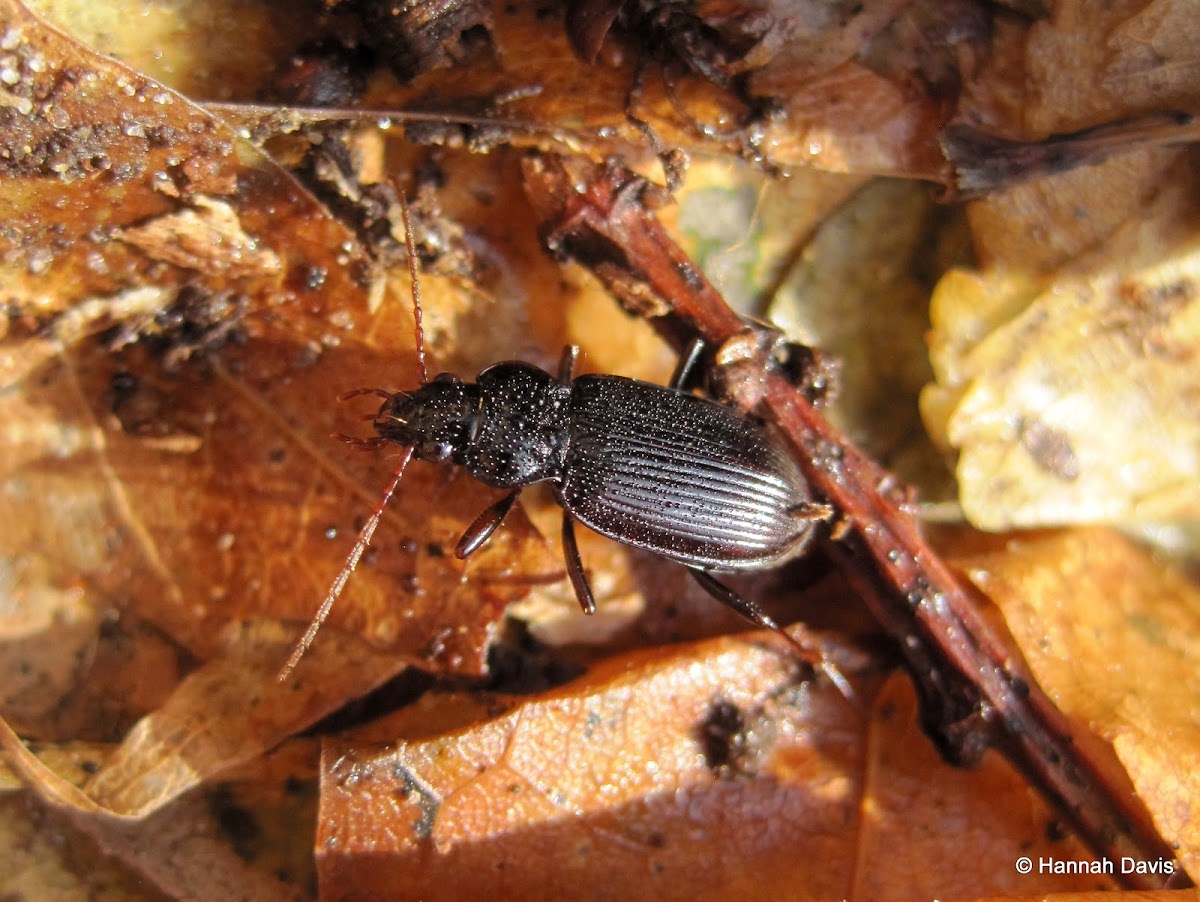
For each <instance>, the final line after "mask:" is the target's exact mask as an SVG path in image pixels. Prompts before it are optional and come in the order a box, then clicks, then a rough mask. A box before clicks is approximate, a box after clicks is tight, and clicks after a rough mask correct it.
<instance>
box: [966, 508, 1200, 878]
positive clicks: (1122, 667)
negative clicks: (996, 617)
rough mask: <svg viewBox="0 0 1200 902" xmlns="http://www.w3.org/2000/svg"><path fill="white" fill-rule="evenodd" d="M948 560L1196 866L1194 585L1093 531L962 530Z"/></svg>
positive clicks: (1197, 612)
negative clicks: (1003, 534) (1000, 617)
mask: <svg viewBox="0 0 1200 902" xmlns="http://www.w3.org/2000/svg"><path fill="white" fill-rule="evenodd" d="M972 543H973V544H975V545H976V547H975V548H971V547H970V546H971V544H972ZM979 546H982V547H979ZM954 560H955V562H956V563H957V565H958V566H960V567H961V568H962V569H963V571H964V572H965V573H966V574H967V575H968V576H969V577H970V579H971V580H972V582H974V583H975V584H976V585H977V586H978V587H979V588H980V589H981V590H982V591H983V592H985V593H986V594H987V595H988V597H989V598H990V599H991V600H992V601H993V602H995V603H996V604H997V605H998V606H999V607H1000V609H1001V610H1002V611H1003V613H1004V615H1005V620H1006V621H1007V623H1008V624H1009V628H1010V629H1011V630H1012V631H1013V633H1014V634H1015V636H1016V639H1017V642H1018V645H1019V646H1020V647H1021V649H1022V651H1023V652H1024V653H1025V656H1026V658H1027V660H1028V661H1029V664H1030V667H1031V669H1032V671H1033V673H1034V675H1035V676H1036V677H1037V679H1038V682H1039V683H1040V684H1041V685H1042V686H1043V687H1044V688H1045V689H1046V690H1047V691H1048V692H1049V694H1050V696H1051V697H1052V698H1053V699H1054V700H1055V701H1056V703H1057V704H1058V705H1059V707H1060V708H1061V709H1062V710H1063V711H1064V712H1066V713H1067V714H1068V715H1070V716H1071V717H1072V718H1074V719H1076V720H1077V721H1078V722H1079V723H1080V724H1081V725H1082V726H1085V727H1086V728H1087V730H1088V731H1089V732H1091V733H1094V734H1095V735H1097V736H1100V737H1102V738H1103V739H1105V740H1106V741H1108V742H1110V743H1112V746H1113V748H1114V750H1115V751H1116V753H1117V756H1118V757H1119V759H1120V762H1121V764H1122V765H1123V766H1124V767H1125V769H1126V771H1127V772H1128V773H1129V777H1130V779H1131V780H1132V781H1133V786H1134V787H1136V790H1137V793H1138V795H1139V796H1140V797H1141V798H1142V799H1144V800H1145V802H1146V805H1147V807H1148V808H1149V809H1150V811H1151V812H1152V813H1153V814H1154V816H1155V821H1156V825H1157V827H1158V829H1159V831H1160V832H1161V834H1162V835H1163V837H1164V838H1166V840H1167V841H1168V842H1169V843H1171V844H1172V845H1173V846H1174V848H1175V849H1176V850H1177V852H1178V855H1179V859H1180V861H1182V862H1183V863H1184V866H1185V867H1187V868H1188V870H1189V872H1190V873H1196V872H1197V870H1200V832H1198V831H1197V824H1200V814H1198V813H1197V810H1196V807H1197V804H1200V783H1198V782H1197V776H1196V775H1197V774H1198V773H1200V710H1198V709H1197V704H1196V700H1197V699H1200V677H1198V676H1197V674H1200V639H1198V638H1197V637H1198V636H1200V590H1197V588H1196V586H1195V584H1194V583H1192V582H1191V581H1189V580H1188V579H1187V578H1186V577H1184V576H1183V575H1182V574H1180V573H1178V572H1175V571H1174V570H1172V569H1170V568H1167V567H1164V566H1163V565H1162V563H1161V562H1159V561H1157V560H1155V559H1154V557H1153V556H1151V555H1150V554H1148V553H1147V552H1146V551H1144V550H1143V549H1140V548H1138V547H1137V546H1135V545H1133V544H1132V543H1131V542H1129V540H1127V539H1125V538H1122V537H1121V536H1119V535H1118V534H1116V533H1113V532H1110V531H1106V530H1101V529H1092V530H1078V531H1071V532H1063V533H1045V534H1043V533H1033V534H1030V535H1027V536H1021V537H1015V538H1010V539H1000V538H996V539H992V540H990V542H982V541H980V540H978V539H975V540H970V541H969V542H968V543H967V547H966V548H963V549H962V550H961V551H960V552H959V553H957V554H955V555H954Z"/></svg>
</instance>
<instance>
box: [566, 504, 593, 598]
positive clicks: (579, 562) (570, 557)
mask: <svg viewBox="0 0 1200 902" xmlns="http://www.w3.org/2000/svg"><path fill="white" fill-rule="evenodd" d="M562 546H563V558H565V559H566V563H567V576H569V577H570V579H571V586H572V588H574V589H575V597H576V598H578V599H579V607H581V608H583V613H585V614H595V613H596V597H595V596H594V595H592V587H591V586H590V585H589V584H588V580H587V574H586V573H584V572H583V558H581V557H580V556H579V545H578V544H577V543H576V541H575V521H574V520H572V519H571V515H570V514H568V513H565V512H564V513H563V527H562Z"/></svg>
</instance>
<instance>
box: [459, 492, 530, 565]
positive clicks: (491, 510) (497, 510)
mask: <svg viewBox="0 0 1200 902" xmlns="http://www.w3.org/2000/svg"><path fill="white" fill-rule="evenodd" d="M519 494H521V490H520V489H517V490H516V491H515V492H509V493H508V494H507V495H505V496H504V497H503V498H501V499H500V500H499V501H497V502H496V503H495V504H493V505H491V506H490V507H488V508H487V509H486V510H484V512H483V513H481V514H480V515H479V516H478V517H476V518H475V522H474V523H472V524H471V525H470V526H468V527H467V531H466V532H464V533H463V534H462V538H461V539H459V540H458V544H457V545H455V546H454V556H455V557H457V558H459V559H462V558H465V557H467V556H468V555H470V554H473V553H474V552H476V551H478V550H479V546H480V545H482V544H483V543H484V542H486V541H487V540H488V539H490V538H491V536H492V533H494V532H495V531H496V527H498V526H499V525H500V522H501V521H502V520H503V519H504V518H505V517H506V516H508V512H509V511H510V510H512V506H513V502H514V501H516V500H517V496H518V495H519Z"/></svg>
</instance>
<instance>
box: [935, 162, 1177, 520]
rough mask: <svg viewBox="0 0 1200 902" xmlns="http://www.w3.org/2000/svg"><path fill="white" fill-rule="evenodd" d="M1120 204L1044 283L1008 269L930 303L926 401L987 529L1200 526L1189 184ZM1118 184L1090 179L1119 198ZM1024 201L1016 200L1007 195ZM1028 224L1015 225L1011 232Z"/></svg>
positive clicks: (954, 287) (1003, 264)
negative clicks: (1118, 217)
mask: <svg viewBox="0 0 1200 902" xmlns="http://www.w3.org/2000/svg"><path fill="white" fill-rule="evenodd" d="M1173 168H1174V171H1176V172H1177V173H1178V177H1177V178H1174V179H1172V180H1170V181H1168V182H1162V183H1161V184H1160V185H1158V186H1157V187H1156V188H1154V189H1153V190H1154V192H1155V193H1153V194H1151V195H1150V196H1149V197H1144V196H1133V197H1131V196H1130V195H1129V194H1128V193H1127V192H1123V191H1120V190H1119V189H1118V190H1117V191H1116V192H1114V193H1115V194H1117V195H1118V196H1121V197H1123V198H1124V199H1125V200H1126V203H1125V205H1124V218H1123V220H1122V221H1120V222H1119V223H1116V224H1115V227H1114V230H1113V231H1112V233H1111V234H1110V235H1108V236H1105V237H1104V238H1103V239H1102V240H1101V241H1100V243H1099V244H1098V245H1096V246H1093V247H1091V248H1088V249H1087V252H1086V253H1084V254H1082V255H1081V256H1079V257H1077V258H1075V259H1074V260H1073V261H1071V262H1070V263H1066V262H1063V263H1062V264H1060V266H1059V267H1058V268H1057V269H1056V270H1055V271H1052V272H1050V273H1044V274H1043V273H1037V272H1030V271H1029V270H1027V269H1021V268H1018V267H1020V262H1019V261H1016V260H1013V259H1010V258H1008V257H1007V256H1005V257H1004V258H1002V259H1001V260H996V261H995V262H994V263H993V265H992V266H991V267H989V269H987V270H985V271H983V272H980V273H968V272H958V273H952V274H951V275H949V276H947V277H945V278H944V279H943V281H942V283H941V284H940V285H939V286H938V289H937V292H936V294H935V295H934V299H933V320H934V329H935V332H934V336H933V361H934V366H935V368H936V372H937V380H938V384H937V385H936V386H931V387H930V388H929V389H927V390H926V392H925V394H924V396H923V397H922V406H923V410H924V412H925V420H926V423H927V424H928V425H929V427H930V430H931V432H932V433H933V434H934V435H935V437H938V438H940V439H941V440H942V441H944V442H945V443H946V444H948V445H950V446H952V447H954V448H956V449H957V450H958V453H959V460H958V479H959V490H960V493H961V498H962V504H963V508H964V511H965V512H966V514H967V516H968V518H969V519H970V520H971V522H973V523H975V524H977V525H979V526H981V527H984V528H988V529H1005V528H1012V527H1017V526H1038V525H1045V524H1055V523H1073V522H1108V523H1137V522H1146V521H1151V520H1156V519H1157V520H1162V519H1181V518H1187V517H1195V516H1196V515H1197V514H1198V513H1200V421H1198V420H1197V418H1196V416H1195V411H1196V402H1197V399H1200V381H1198V380H1200V376H1198V373H1200V369H1198V368H1197V367H1196V365H1195V361H1196V348H1197V346H1200V245H1198V244H1197V237H1198V236H1197V233H1196V230H1195V222H1196V216H1197V209H1198V208H1197V206H1196V203H1195V182H1194V180H1193V178H1192V177H1191V176H1190V174H1189V173H1190V170H1189V167H1188V165H1187V164H1185V163H1184V161H1183V160H1177V161H1176V165H1175V167H1173ZM1124 176H1125V168H1124V167H1117V166H1108V167H1104V169H1103V170H1101V171H1100V172H1097V173H1094V174H1093V178H1103V179H1105V181H1106V182H1113V183H1117V184H1118V185H1119V184H1121V183H1122V182H1126V183H1127V182H1128V179H1127V178H1125V177H1124ZM1018 190H1020V189H1018ZM1024 218H1025V217H1024V216H1023V215H1021V214H1020V213H1018V212H1016V211H1015V210H1012V211H1010V215H1009V216H1008V221H1009V223H1010V224H1015V223H1017V222H1019V221H1021V220H1022V219H1024Z"/></svg>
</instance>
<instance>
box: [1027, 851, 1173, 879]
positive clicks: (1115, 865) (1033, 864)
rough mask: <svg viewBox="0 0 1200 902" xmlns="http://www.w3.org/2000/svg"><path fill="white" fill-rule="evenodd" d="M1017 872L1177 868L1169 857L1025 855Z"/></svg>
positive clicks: (1154, 871) (1148, 871) (1133, 871)
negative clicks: (1032, 856) (1114, 857)
mask: <svg viewBox="0 0 1200 902" xmlns="http://www.w3.org/2000/svg"><path fill="white" fill-rule="evenodd" d="M1015 867H1016V869H1017V873H1018V874H1174V873H1175V868H1176V867H1178V865H1176V863H1175V862H1174V861H1171V860H1170V859H1169V858H1154V859H1150V860H1145V861H1144V860H1142V859H1139V858H1129V857H1127V856H1125V857H1121V858H1117V859H1112V858H1052V857H1046V856H1039V857H1038V858H1030V857H1029V856H1028V855H1022V856H1021V857H1020V858H1018V859H1017V860H1016V862H1015Z"/></svg>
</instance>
